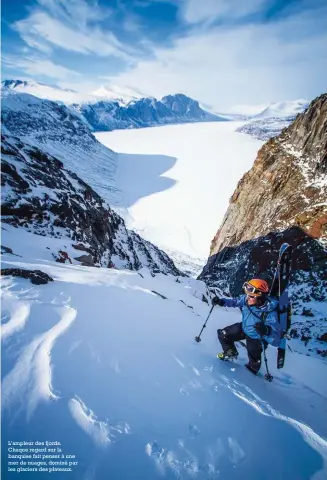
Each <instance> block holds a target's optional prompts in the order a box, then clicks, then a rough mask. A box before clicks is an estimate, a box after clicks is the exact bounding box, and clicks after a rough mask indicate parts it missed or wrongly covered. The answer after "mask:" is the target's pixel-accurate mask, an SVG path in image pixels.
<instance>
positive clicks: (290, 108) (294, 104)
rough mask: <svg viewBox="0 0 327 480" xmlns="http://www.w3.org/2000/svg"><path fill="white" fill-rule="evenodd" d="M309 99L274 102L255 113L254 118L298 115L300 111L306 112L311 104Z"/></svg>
mask: <svg viewBox="0 0 327 480" xmlns="http://www.w3.org/2000/svg"><path fill="white" fill-rule="evenodd" d="M309 103H310V102H308V101H307V100H303V99H299V100H293V101H288V102H274V103H271V104H270V105H268V107H267V108H265V109H264V110H263V111H262V112H261V113H259V114H258V115H255V116H254V118H256V119H259V118H273V117H278V118H289V117H293V118H294V117H296V115H298V114H299V113H302V112H304V110H306V109H307V108H308V106H309Z"/></svg>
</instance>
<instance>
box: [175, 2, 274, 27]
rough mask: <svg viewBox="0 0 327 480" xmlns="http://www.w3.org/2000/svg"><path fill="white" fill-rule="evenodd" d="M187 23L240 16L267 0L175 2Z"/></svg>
mask: <svg viewBox="0 0 327 480" xmlns="http://www.w3.org/2000/svg"><path fill="white" fill-rule="evenodd" d="M177 5H179V7H180V13H181V16H182V18H183V19H184V20H185V21H186V22H188V23H200V22H206V23H211V22H213V21H215V20H216V19H226V18H234V19H235V18H241V17H244V16H246V15H249V14H251V13H254V12H257V11H259V10H260V9H261V8H263V7H264V6H266V5H267V0H181V1H179V2H178V3H177Z"/></svg>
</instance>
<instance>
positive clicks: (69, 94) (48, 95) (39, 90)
mask: <svg viewBox="0 0 327 480" xmlns="http://www.w3.org/2000/svg"><path fill="white" fill-rule="evenodd" d="M1 87H2V88H1V89H2V90H6V89H8V90H12V91H15V92H17V93H28V94H30V95H34V96H35V97H38V98H42V99H46V100H53V101H54V102H60V103H65V104H67V105H70V104H72V103H77V102H87V101H94V100H95V99H96V98H95V97H94V95H92V94H84V93H79V92H76V91H74V90H70V89H64V88H60V87H58V86H55V85H46V84H43V83H39V82H34V81H30V80H29V81H26V80H4V81H2V82H1Z"/></svg>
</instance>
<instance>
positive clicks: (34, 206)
mask: <svg viewBox="0 0 327 480" xmlns="http://www.w3.org/2000/svg"><path fill="white" fill-rule="evenodd" d="M1 140H2V177H1V184H2V221H3V222H4V223H9V224H11V225H13V226H15V227H21V228H24V229H26V230H27V231H29V232H32V233H35V234H37V235H42V236H45V237H53V238H57V239H61V238H66V239H67V242H68V243H70V244H71V246H72V248H75V249H76V253H77V255H76V256H77V257H80V259H81V253H80V252H83V253H84V255H82V257H83V258H82V259H81V262H82V263H84V264H88V265H91V264H92V263H94V264H96V265H98V266H105V267H107V266H109V264H110V262H113V263H114V264H115V265H116V266H117V267H118V268H127V269H131V270H134V269H135V270H138V269H140V268H142V267H148V268H149V269H150V270H151V271H152V272H162V273H171V274H173V275H183V274H182V273H181V272H179V270H178V269H177V268H176V267H175V265H174V263H173V261H172V260H171V259H170V258H169V257H168V255H166V254H165V253H164V252H163V251H161V250H159V249H158V248H157V247H155V246H154V245H152V244H151V243H150V242H147V241H145V240H143V239H142V238H141V237H139V236H138V235H137V234H136V233H134V232H131V231H129V230H127V229H126V227H125V224H124V221H123V219H122V218H121V217H119V215H117V214H116V213H115V212H114V211H113V210H112V209H111V208H110V207H108V205H106V204H105V202H104V201H103V199H102V198H101V197H100V196H99V195H98V194H97V193H96V192H95V191H94V190H93V189H92V188H91V187H90V186H89V185H88V184H87V183H85V182H83V181H82V180H81V179H80V178H79V177H78V176H77V175H76V174H75V173H73V172H71V171H69V170H66V169H65V168H64V165H63V163H62V162H61V161H60V160H58V159H57V158H55V157H53V156H50V155H48V154H47V153H44V152H43V151H41V150H40V149H38V148H37V147H35V146H31V145H28V144H25V143H23V142H22V141H21V140H20V139H18V138H15V137H12V136H7V135H3V136H2V139H1ZM7 248H10V245H8V247H7ZM85 252H86V254H85ZM51 253H52V256H53V257H54V258H55V259H57V261H61V259H62V260H63V261H65V258H64V257H63V255H64V254H65V252H61V251H59V254H61V256H60V255H58V251H56V252H55V251H53V252H51ZM87 254H89V255H87ZM67 258H68V257H67Z"/></svg>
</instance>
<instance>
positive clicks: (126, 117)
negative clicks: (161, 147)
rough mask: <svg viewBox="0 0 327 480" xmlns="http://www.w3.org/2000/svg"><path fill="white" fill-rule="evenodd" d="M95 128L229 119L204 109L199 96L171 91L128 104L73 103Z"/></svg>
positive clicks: (114, 128)
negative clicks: (198, 99)
mask: <svg viewBox="0 0 327 480" xmlns="http://www.w3.org/2000/svg"><path fill="white" fill-rule="evenodd" d="M72 107H73V108H74V109H75V110H76V111H77V112H78V113H80V114H81V115H82V116H83V117H84V118H85V120H86V121H87V122H88V124H89V125H90V127H91V128H92V129H93V130H94V131H109V130H116V129H125V128H142V127H151V126H156V125H168V124H175V123H189V122H219V121H226V119H225V118H222V117H219V116H218V115H214V114H212V113H209V112H206V111H205V110H203V109H202V108H201V107H200V106H199V103H198V102H197V101H196V100H193V99H191V98H189V97H186V96H185V95H182V94H176V95H168V96H166V97H163V98H162V99H161V100H157V99H155V98H141V99H137V100H132V101H130V102H129V103H127V104H126V105H124V104H121V103H120V102H118V101H105V100H103V101H98V102H94V103H83V104H79V105H76V104H74V105H72Z"/></svg>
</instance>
